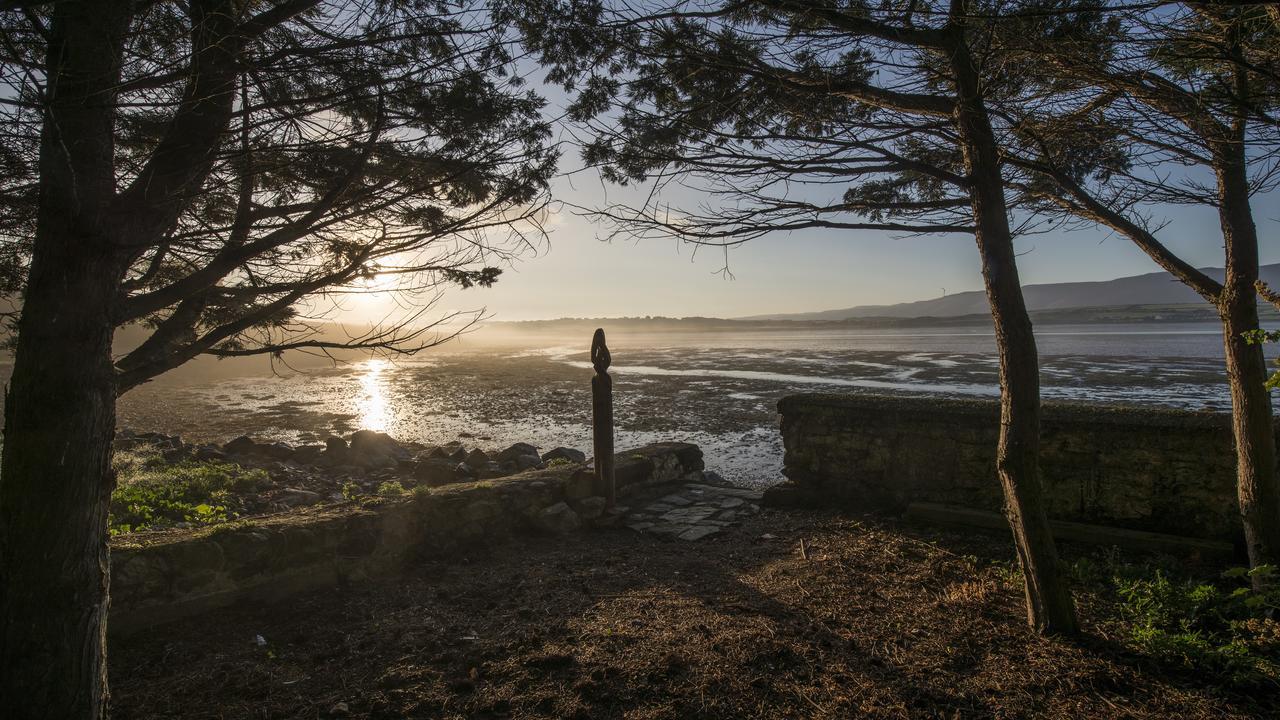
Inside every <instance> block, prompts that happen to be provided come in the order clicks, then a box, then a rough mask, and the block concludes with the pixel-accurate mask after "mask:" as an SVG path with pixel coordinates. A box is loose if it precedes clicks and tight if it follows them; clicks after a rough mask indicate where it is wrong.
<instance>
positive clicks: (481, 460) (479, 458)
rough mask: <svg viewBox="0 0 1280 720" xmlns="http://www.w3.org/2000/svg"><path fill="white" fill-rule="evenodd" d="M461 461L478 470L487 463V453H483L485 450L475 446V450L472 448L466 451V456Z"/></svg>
mask: <svg viewBox="0 0 1280 720" xmlns="http://www.w3.org/2000/svg"><path fill="white" fill-rule="evenodd" d="M463 462H465V463H466V464H468V465H470V466H471V467H473V468H475V469H477V470H479V469H480V468H482V467H484V466H485V465H488V464H489V455H488V454H487V453H485V451H483V450H481V449H480V448H476V449H475V450H472V451H471V452H469V453H467V455H466V458H465V459H464V460H463Z"/></svg>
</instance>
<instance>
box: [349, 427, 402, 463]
mask: <svg viewBox="0 0 1280 720" xmlns="http://www.w3.org/2000/svg"><path fill="white" fill-rule="evenodd" d="M350 443H351V444H350V449H349V459H348V461H349V462H350V463H351V464H352V465H359V466H360V467H363V468H368V469H376V468H394V467H396V466H398V465H399V463H400V461H401V460H408V459H410V458H411V457H412V455H411V454H410V453H409V451H408V450H406V449H405V448H404V446H402V445H401V444H400V443H398V442H396V441H395V439H394V438H392V437H391V436H390V435H388V434H386V433H380V432H374V431H373V430H357V431H356V432H355V433H353V434H352V435H351V439H350Z"/></svg>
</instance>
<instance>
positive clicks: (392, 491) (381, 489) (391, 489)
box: [378, 480, 407, 497]
mask: <svg viewBox="0 0 1280 720" xmlns="http://www.w3.org/2000/svg"><path fill="white" fill-rule="evenodd" d="M405 492H407V491H406V490H405V489H404V486H403V485H401V484H400V481H399V480H387V481H386V482H384V483H382V484H381V485H379V486H378V495H379V496H381V497H400V496H401V495H403V494H405Z"/></svg>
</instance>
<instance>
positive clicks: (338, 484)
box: [115, 429, 587, 527]
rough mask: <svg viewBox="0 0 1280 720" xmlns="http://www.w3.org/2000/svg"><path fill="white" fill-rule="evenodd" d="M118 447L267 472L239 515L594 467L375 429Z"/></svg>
mask: <svg viewBox="0 0 1280 720" xmlns="http://www.w3.org/2000/svg"><path fill="white" fill-rule="evenodd" d="M115 448H116V450H117V451H125V452H134V453H139V454H142V455H144V456H150V457H155V458H158V459H159V462H162V463H163V464H165V465H170V466H176V465H182V464H184V463H193V462H194V463H234V464H235V465H238V466H240V467H242V468H246V469H251V470H261V471H262V473H259V475H258V476H259V477H265V480H262V481H260V482H258V483H256V484H255V485H254V486H252V487H249V488H245V489H244V490H245V491H244V492H238V493H236V495H235V497H234V498H232V500H233V501H234V503H235V505H236V507H235V508H234V514H235V516H236V517H244V516H252V515H261V514H266V513H271V512H280V511H285V510H291V509H294V508H299V507H306V506H311V505H318V504H323V503H327V502H343V501H346V500H350V499H353V498H354V497H358V496H362V495H379V494H387V493H388V492H395V493H399V492H405V491H411V490H413V489H415V488H418V487H439V486H442V485H450V484H453V483H462V482H472V481H476V480H490V479H494V478H501V477H506V476H508V475H514V474H516V473H519V472H524V471H527V470H541V469H545V468H547V467H548V466H550V465H556V464H581V463H585V462H586V461H587V455H586V453H584V452H582V451H581V450H577V449H574V448H568V447H556V448H553V449H551V450H548V451H546V452H540V451H539V448H538V447H536V446H535V445H533V444H531V443H524V442H520V443H514V444H512V445H510V446H508V447H507V448H505V449H502V450H489V451H486V450H484V449H482V448H479V447H470V448H468V447H467V446H466V445H465V444H463V443H462V441H459V440H455V441H452V442H449V443H446V444H444V445H435V446H432V445H423V444H421V443H413V442H410V443H401V442H399V441H398V440H396V439H395V438H393V437H391V436H390V435H388V434H386V433H380V432H375V431H373V430H358V431H356V432H354V433H351V434H350V435H348V436H347V437H345V438H344V437H337V436H332V437H328V438H326V439H325V442H324V444H310V445H299V446H293V445H290V444H288V443H284V442H266V441H259V440H256V439H254V438H253V437H252V436H248V435H242V436H239V437H236V438H234V439H232V440H230V441H227V442H225V443H222V444H217V443H189V442H185V441H183V439H182V438H181V437H180V436H178V435H166V434H164V433H158V432H136V431H133V430H130V429H122V430H120V431H118V432H117V434H116V439H115ZM182 525H183V523H178V526H179V527H181V526H182Z"/></svg>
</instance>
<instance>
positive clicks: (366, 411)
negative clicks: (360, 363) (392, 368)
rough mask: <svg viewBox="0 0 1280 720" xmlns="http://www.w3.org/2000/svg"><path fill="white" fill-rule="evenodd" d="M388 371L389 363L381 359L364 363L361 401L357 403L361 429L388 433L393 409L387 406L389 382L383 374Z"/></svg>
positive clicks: (361, 376) (361, 378)
mask: <svg viewBox="0 0 1280 720" xmlns="http://www.w3.org/2000/svg"><path fill="white" fill-rule="evenodd" d="M386 369H387V361H386V360H382V359H379V358H373V359H371V360H369V361H367V362H365V363H364V367H363V368H362V370H363V371H362V372H361V373H360V391H361V393H360V399H359V400H357V401H356V409H357V413H358V415H359V417H360V422H359V427H361V428H366V429H369V430H376V431H377V432H386V431H387V428H388V426H389V425H390V424H391V409H390V408H389V407H388V406H387V387H386V386H387V380H386V376H385V375H384V373H383V371H384V370H386Z"/></svg>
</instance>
